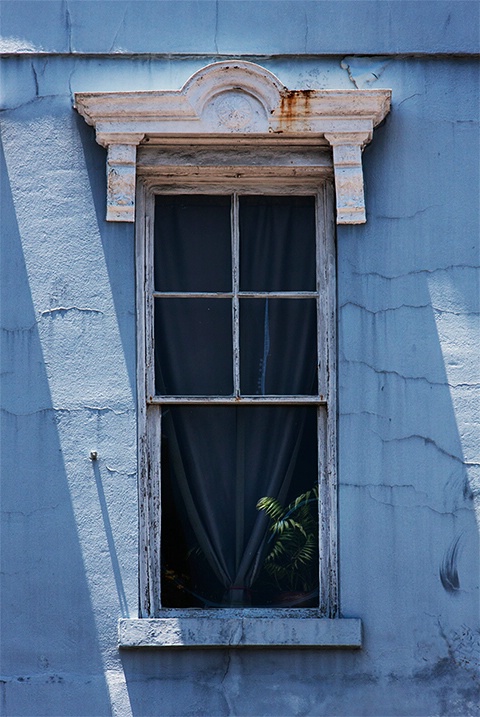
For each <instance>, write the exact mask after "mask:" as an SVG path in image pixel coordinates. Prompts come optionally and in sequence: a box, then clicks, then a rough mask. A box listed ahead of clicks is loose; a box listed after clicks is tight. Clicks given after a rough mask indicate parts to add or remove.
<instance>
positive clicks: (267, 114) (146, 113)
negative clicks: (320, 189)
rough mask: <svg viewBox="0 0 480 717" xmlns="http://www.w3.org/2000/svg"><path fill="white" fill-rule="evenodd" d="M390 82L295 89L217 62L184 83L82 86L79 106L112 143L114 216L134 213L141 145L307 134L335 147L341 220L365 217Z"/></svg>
mask: <svg viewBox="0 0 480 717" xmlns="http://www.w3.org/2000/svg"><path fill="white" fill-rule="evenodd" d="M390 98H391V90H306V89H304V90H288V89H287V88H286V87H284V86H283V85H282V84H281V82H280V81H279V80H278V78H277V77H275V75H273V74H272V73H271V72H269V71H268V70H265V69H264V68H262V67H260V66H259V65H255V64H253V63H251V62H243V61H242V62H241V61H238V62H235V61H226V62H216V63H214V64H212V65H207V67H204V68H203V69H202V70H200V71H199V72H196V73H195V74H194V75H193V76H192V77H191V78H190V79H189V80H187V82H186V83H185V85H184V86H183V87H182V89H181V90H164V91H155V92H80V93H76V94H75V108H76V109H77V110H78V112H79V113H80V114H81V115H82V116H83V117H84V118H85V120H86V122H87V123H88V124H91V125H93V126H94V127H95V130H96V138H97V142H98V143H99V144H101V145H102V146H104V147H107V148H108V157H107V177H108V196H107V205H108V206H107V221H134V214H135V170H136V157H135V147H136V146H137V145H138V144H140V143H141V142H142V143H143V142H160V141H161V140H165V139H169V141H174V140H175V138H181V137H183V139H185V137H189V138H191V139H192V143H198V142H199V141H202V140H203V141H208V142H210V143H213V144H215V143H217V144H221V145H222V146H225V145H228V144H231V145H232V146H235V144H236V143H237V142H238V139H239V137H243V138H245V137H248V136H250V137H251V140H252V143H254V141H255V139H257V138H261V139H262V140H263V141H265V139H269V140H271V145H272V146H275V144H279V143H282V144H285V143H286V142H291V143H295V141H297V142H298V141H299V140H300V141H301V140H305V139H310V140H311V141H312V140H314V141H315V140H318V142H319V143H321V142H324V141H325V140H327V141H328V142H329V143H330V144H331V145H332V147H333V164H334V172H335V187H336V193H337V223H339V224H358V223H362V222H365V203H364V198H363V173H362V163H361V152H362V149H363V147H364V146H365V144H367V143H368V142H370V140H371V139H372V135H373V128H374V127H375V126H376V125H378V124H379V123H380V122H381V121H382V120H383V119H384V117H385V116H386V114H387V113H388V111H389V109H390Z"/></svg>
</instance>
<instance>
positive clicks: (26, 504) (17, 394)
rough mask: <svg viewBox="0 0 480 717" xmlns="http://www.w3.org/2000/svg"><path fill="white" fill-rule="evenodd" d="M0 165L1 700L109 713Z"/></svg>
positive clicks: (13, 707) (12, 709) (9, 704)
mask: <svg viewBox="0 0 480 717" xmlns="http://www.w3.org/2000/svg"><path fill="white" fill-rule="evenodd" d="M1 165H2V166H1V173H2V177H3V181H2V212H1V215H2V233H3V235H4V245H3V249H2V281H1V290H2V296H1V307H2V342H1V345H2V357H1V365H2V372H3V374H4V381H3V389H2V429H1V444H2V450H1V456H2V465H1V469H2V470H1V475H2V488H1V491H2V513H3V516H2V524H1V525H2V539H1V545H2V555H1V557H2V580H3V586H2V613H1V618H2V627H1V634H2V673H3V675H4V677H3V678H2V689H3V705H2V706H3V708H4V713H5V714H10V715H14V714H32V709H33V706H34V705H35V710H36V712H35V714H38V715H40V714H62V715H64V716H65V717H67V716H68V715H72V717H79V715H100V714H110V700H109V696H108V690H107V687H106V683H105V680H104V677H103V666H102V660H101V657H100V652H99V646H98V641H97V630H96V625H95V621H94V616H93V612H92V605H91V601H90V595H89V590H88V586H87V582H86V576H85V569H84V563H83V559H82V554H81V549H80V544H79V539H78V534H77V527H76V522H75V516H74V513H73V509H72V504H71V499H70V494H69V489H68V485H67V476H66V470H65V465H64V460H63V456H62V451H61V446H60V440H59V435H58V423H57V422H58V421H59V420H61V419H62V411H61V410H54V409H53V406H52V400H51V395H50V391H49V386H48V378H47V374H46V367H45V364H44V358H43V355H42V349H41V344H40V339H39V335H38V329H37V317H36V316H35V312H34V307H33V303H32V297H31V293H30V288H29V283H28V277H27V271H26V266H25V261H24V257H23V252H22V245H21V239H20V235H19V229H18V225H17V220H16V216H15V209H14V204H13V201H12V196H11V193H10V186H9V181H8V173H7V168H6V165H5V160H4V155H3V149H2V156H1Z"/></svg>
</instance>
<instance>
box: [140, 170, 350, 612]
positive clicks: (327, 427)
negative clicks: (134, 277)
mask: <svg viewBox="0 0 480 717" xmlns="http://www.w3.org/2000/svg"><path fill="white" fill-rule="evenodd" d="M217 171H218V175H217V182H216V183H215V187H216V188H217V190H218V188H219V187H221V190H222V193H223V192H230V191H232V190H229V188H225V186H224V184H223V183H222V170H221V169H219V170H217ZM139 185H141V186H142V188H143V189H142V192H143V193H142V192H140V191H139V197H140V200H139V201H140V202H141V204H140V206H139V210H141V211H142V212H144V215H145V217H146V219H145V222H138V224H139V229H138V233H137V240H138V241H139V242H141V243H142V244H143V247H144V249H143V250H141V249H140V248H139V249H138V250H137V262H138V266H139V281H138V287H141V291H140V294H139V295H138V296H137V303H138V306H142V307H143V308H142V309H141V311H140V312H139V319H138V321H139V331H140V333H141V332H142V331H143V332H144V334H143V335H144V337H145V340H144V341H143V342H142V340H141V339H140V340H139V346H140V347H143V348H140V350H139V353H138V357H139V359H138V360H139V375H142V376H143V379H142V380H141V381H140V382H139V397H141V398H140V399H139V400H144V402H145V403H146V404H147V408H146V410H145V409H142V413H141V415H140V411H139V416H140V423H139V436H140V439H139V445H140V449H139V461H140V465H141V470H140V476H141V483H140V487H139V491H140V514H141V518H140V520H141V523H140V525H141V548H140V562H141V568H140V595H141V604H140V615H141V616H142V617H155V616H158V615H160V613H161V614H164V611H163V610H161V601H160V538H161V535H160V528H161V525H160V516H161V513H160V421H161V406H162V405H169V404H175V403H181V404H186V403H189V404H204V403H206V402H209V403H220V404H238V403H246V404H248V403H252V404H253V403H258V404H286V405H288V404H304V405H317V406H318V407H319V408H318V431H319V455H318V467H319V487H320V500H319V521H320V530H319V542H320V566H319V570H320V606H321V607H320V611H317V616H319V615H322V616H323V617H326V618H333V617H338V615H339V604H338V593H339V588H338V566H337V560H338V558H337V477H336V460H337V451H336V441H337V439H336V424H337V408H336V315H335V306H336V289H335V270H336V261H335V230H334V221H333V187H332V186H331V183H330V182H325V181H322V183H321V185H320V186H319V185H318V183H317V184H316V189H315V193H316V194H317V289H318V293H317V292H307V293H308V298H313V297H316V298H317V301H318V314H317V316H318V322H319V326H318V361H319V395H318V396H291V397H285V396H245V397H241V398H239V397H235V396H225V397H223V396H215V397H211V396H210V397H202V396H191V397H184V396H182V397H180V396H155V395H154V376H153V366H154V355H153V322H152V320H151V318H152V317H153V296H154V295H156V294H157V293H158V294H159V295H160V296H161V295H162V292H154V285H153V270H152V267H153V260H152V258H153V217H154V193H155V191H163V187H164V185H163V184H160V185H159V184H157V183H156V182H153V183H152V182H150V181H146V182H145V183H144V182H143V181H142V182H139ZM189 186H190V187H191V189H192V191H194V188H195V184H194V183H191V184H189ZM197 186H198V185H197ZM233 186H234V189H233V191H232V193H235V189H236V188H238V187H237V186H236V183H235V182H234V183H233ZM299 187H302V189H301V190H300V191H303V185H301V183H298V182H296V183H295V185H294V188H295V189H296V190H297V191H298V190H299ZM262 189H263V185H262ZM265 189H266V192H268V191H269V189H270V191H272V190H273V191H275V187H274V186H273V185H271V184H269V183H268V182H267V183H266V184H265ZM169 190H170V191H172V192H175V193H177V192H182V189H181V188H179V187H178V186H177V187H176V186H174V184H172V185H169ZM197 191H198V189H197ZM311 191H312V185H311V184H310V185H309V192H311ZM312 193H313V192H312ZM140 207H141V209H140ZM233 221H234V225H235V219H233ZM233 234H235V232H233ZM232 241H234V242H235V241H238V238H237V239H235V236H233V239H232ZM142 251H143V253H142ZM254 293H255V292H253V294H254ZM267 293H268V292H267ZM234 294H235V291H234V292H228V296H229V298H232V297H233V295H234ZM287 294H288V292H287V293H286V295H287ZM310 294H311V296H310ZM237 295H238V293H237ZM302 298H304V292H299V296H298V300H302ZM142 362H143V363H142ZM142 366H145V371H142ZM139 409H140V406H139ZM141 426H143V432H142V430H141ZM222 612H223V611H222ZM254 614H257V613H254ZM272 614H273V615H278V612H277V611H276V610H275V611H272ZM297 614H298V613H297ZM192 624H193V623H192Z"/></svg>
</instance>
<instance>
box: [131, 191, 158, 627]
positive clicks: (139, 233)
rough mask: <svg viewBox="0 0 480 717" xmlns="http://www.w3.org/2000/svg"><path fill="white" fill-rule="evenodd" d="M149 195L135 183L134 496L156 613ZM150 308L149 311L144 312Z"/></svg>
mask: <svg viewBox="0 0 480 717" xmlns="http://www.w3.org/2000/svg"><path fill="white" fill-rule="evenodd" d="M148 200H149V198H148V196H147V194H146V191H145V187H144V186H143V185H142V184H141V183H139V186H138V191H137V201H138V215H139V217H138V221H137V223H136V250H135V259H136V274H137V291H136V293H137V302H136V303H137V367H138V370H137V403H138V429H137V430H138V476H139V478H138V501H139V506H138V507H139V616H140V617H153V616H155V615H156V614H157V613H158V611H159V609H160V607H161V605H160V539H161V536H160V528H161V505H160V455H159V451H160V411H161V409H160V407H159V406H155V405H154V406H151V405H147V401H146V398H147V392H148V384H149V382H151V380H152V351H153V347H152V327H151V323H152V322H151V306H150V301H149V296H150V295H151V293H150V285H151V272H150V271H149V270H148V267H149V266H150V264H149V254H150V251H149V246H151V231H150V225H151V220H150V216H149V212H148V211H147V207H148V205H149V201H148ZM149 312H150V313H149Z"/></svg>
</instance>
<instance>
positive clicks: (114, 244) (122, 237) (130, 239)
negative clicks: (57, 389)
mask: <svg viewBox="0 0 480 717" xmlns="http://www.w3.org/2000/svg"><path fill="white" fill-rule="evenodd" d="M74 116H75V129H76V131H77V132H78V134H79V136H80V139H81V142H82V148H83V154H84V158H85V166H86V168H87V172H88V178H89V181H90V186H91V188H92V199H93V203H94V206H95V213H96V217H97V225H98V230H99V233H100V237H101V241H102V248H103V253H104V256H105V265H106V267H107V272H108V278H109V281H110V287H111V291H112V298H113V301H114V305H115V314H116V318H117V322H118V329H119V332H120V339H121V342H122V348H123V356H124V360H125V364H126V368H127V372H128V379H129V382H130V390H131V394H132V396H136V394H137V378H136V363H135V350H136V334H135V326H136V323H135V315H134V307H135V299H134V297H135V237H134V226H133V224H129V223H126V222H107V221H105V214H106V209H107V182H106V176H105V171H106V170H105V168H106V162H107V152H106V150H105V149H104V148H103V147H101V146H100V145H99V144H97V142H96V141H95V130H94V129H93V127H90V126H89V125H87V123H86V122H85V120H84V119H83V117H80V115H79V114H77V112H75V113H74Z"/></svg>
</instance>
